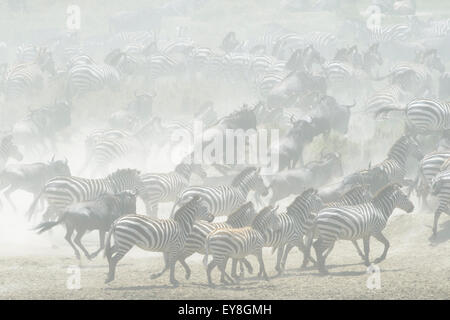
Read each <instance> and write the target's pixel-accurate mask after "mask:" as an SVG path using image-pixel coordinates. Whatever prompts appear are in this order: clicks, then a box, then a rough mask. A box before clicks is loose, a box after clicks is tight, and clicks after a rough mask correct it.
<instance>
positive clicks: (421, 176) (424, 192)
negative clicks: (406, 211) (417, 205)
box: [409, 151, 450, 207]
mask: <svg viewBox="0 0 450 320" xmlns="http://www.w3.org/2000/svg"><path fill="white" fill-rule="evenodd" d="M449 159H450V151H437V152H431V153H428V154H426V155H425V156H424V157H423V159H422V160H421V161H420V163H419V170H418V173H417V178H416V180H415V181H414V185H413V186H411V188H410V191H409V192H411V191H412V189H413V187H415V189H416V193H417V196H418V197H419V199H420V200H421V202H422V205H425V206H427V207H429V205H428V202H427V198H428V195H429V192H430V187H431V182H432V181H433V178H434V177H436V175H437V174H438V173H439V172H441V171H443V170H445V166H446V164H447V161H448V160H449Z"/></svg>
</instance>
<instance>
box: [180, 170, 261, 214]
mask: <svg viewBox="0 0 450 320" xmlns="http://www.w3.org/2000/svg"><path fill="white" fill-rule="evenodd" d="M250 190H255V191H256V192H258V193H260V194H262V195H263V196H265V195H267V188H266V186H265V185H264V182H263V180H262V178H261V176H260V169H256V168H255V167H249V168H246V169H244V170H243V171H242V172H241V173H240V174H239V175H237V176H236V177H235V178H234V179H233V182H232V184H231V186H211V187H209V186H198V187H188V188H186V189H185V190H184V191H183V192H182V193H181V194H180V196H179V198H178V200H177V202H176V203H175V204H174V207H173V208H174V209H175V207H176V205H177V203H179V202H181V203H182V202H184V201H185V200H186V199H188V198H189V197H192V196H196V195H197V196H199V197H200V198H201V200H202V202H203V204H204V205H205V206H206V208H207V209H208V211H209V212H211V214H212V215H214V216H222V215H229V214H230V213H232V212H234V211H235V210H237V209H238V208H239V207H240V206H241V205H242V204H244V203H245V202H246V201H247V196H248V193H249V192H250ZM174 209H172V212H173V210H174Z"/></svg>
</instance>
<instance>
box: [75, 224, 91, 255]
mask: <svg viewBox="0 0 450 320" xmlns="http://www.w3.org/2000/svg"><path fill="white" fill-rule="evenodd" d="M85 233H86V229H80V230H77V235H76V236H75V239H73V241H74V242H75V244H76V245H77V246H78V247H79V248H80V249H81V250H82V251H83V253H84V255H85V256H86V258H88V259H89V260H91V255H90V254H89V252H88V251H87V250H86V248H85V247H84V246H83V244H82V243H81V238H82V237H83V236H84V234H85Z"/></svg>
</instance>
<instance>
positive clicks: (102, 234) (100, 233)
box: [89, 230, 106, 259]
mask: <svg viewBox="0 0 450 320" xmlns="http://www.w3.org/2000/svg"><path fill="white" fill-rule="evenodd" d="M105 234H106V232H105V231H104V230H99V231H98V236H99V240H100V248H99V249H98V250H97V251H95V252H94V253H92V254H91V255H90V256H89V259H93V258H95V257H96V256H97V255H98V254H99V253H100V252H101V251H102V250H103V249H105Z"/></svg>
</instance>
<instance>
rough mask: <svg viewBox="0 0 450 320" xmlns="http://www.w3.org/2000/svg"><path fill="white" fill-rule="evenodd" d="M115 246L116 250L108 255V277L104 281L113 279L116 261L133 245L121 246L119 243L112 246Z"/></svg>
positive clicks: (107, 281)
mask: <svg viewBox="0 0 450 320" xmlns="http://www.w3.org/2000/svg"><path fill="white" fill-rule="evenodd" d="M114 247H117V248H118V250H117V252H116V253H115V254H114V256H112V257H111V258H109V257H108V264H109V271H108V277H107V278H106V280H105V283H109V282H111V281H113V280H114V278H115V276H116V266H117V263H118V262H119V261H120V260H121V259H122V258H123V257H124V256H125V255H126V254H127V252H128V251H130V250H131V248H132V247H133V245H129V244H127V245H126V246H125V247H121V246H120V245H119V244H114V246H113V248H114Z"/></svg>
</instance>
